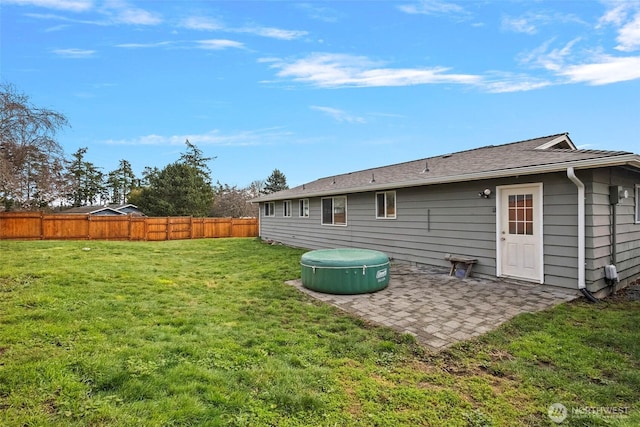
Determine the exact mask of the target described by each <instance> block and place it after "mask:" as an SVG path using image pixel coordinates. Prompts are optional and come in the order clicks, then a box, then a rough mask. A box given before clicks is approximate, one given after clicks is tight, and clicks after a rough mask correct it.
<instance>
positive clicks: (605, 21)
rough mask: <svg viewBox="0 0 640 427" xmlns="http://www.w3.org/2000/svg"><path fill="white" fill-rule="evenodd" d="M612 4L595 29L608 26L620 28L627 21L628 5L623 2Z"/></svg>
mask: <svg viewBox="0 0 640 427" xmlns="http://www.w3.org/2000/svg"><path fill="white" fill-rule="evenodd" d="M612 4H613V7H612V8H610V9H609V10H607V12H606V13H605V14H604V15H603V16H602V17H601V18H600V19H599V20H598V25H597V26H596V28H600V27H602V26H604V25H609V24H613V25H616V26H620V25H622V23H623V22H624V21H625V20H626V19H627V14H628V9H629V4H628V3H625V2H616V3H612Z"/></svg>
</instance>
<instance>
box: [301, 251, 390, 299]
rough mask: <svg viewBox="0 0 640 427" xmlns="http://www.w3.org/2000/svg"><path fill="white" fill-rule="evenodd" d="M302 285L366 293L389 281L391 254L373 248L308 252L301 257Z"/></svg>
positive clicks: (351, 292)
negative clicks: (389, 255)
mask: <svg viewBox="0 0 640 427" xmlns="http://www.w3.org/2000/svg"><path fill="white" fill-rule="evenodd" d="M300 264H301V266H302V285H303V286H304V287H305V288H308V289H311V290H314V291H318V292H325V293H329V294H348V295H351V294H363V293H368V292H376V291H379V290H381V289H384V288H386V287H387V285H388V284H389V278H390V271H389V265H390V263H389V257H388V256H387V255H386V254H385V253H383V252H380V251H374V250H370V249H354V248H338V249H320V250H316V251H311V252H307V253H306V254H304V255H302V258H301V260H300Z"/></svg>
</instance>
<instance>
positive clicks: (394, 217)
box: [375, 190, 398, 220]
mask: <svg viewBox="0 0 640 427" xmlns="http://www.w3.org/2000/svg"><path fill="white" fill-rule="evenodd" d="M389 193H393V216H387V194H389ZM380 195H384V207H385V211H384V212H383V214H384V215H380V212H379V209H378V208H379V207H380V206H379V205H378V196H380ZM397 201H398V196H397V194H396V191H395V190H389V191H378V192H377V193H376V196H375V205H376V219H383V220H384V219H396V218H397V217H398V210H397V209H398V207H397V206H398V203H397Z"/></svg>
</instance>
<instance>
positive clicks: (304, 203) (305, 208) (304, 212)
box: [298, 199, 309, 218]
mask: <svg viewBox="0 0 640 427" xmlns="http://www.w3.org/2000/svg"><path fill="white" fill-rule="evenodd" d="M299 203H300V210H299V213H298V215H299V216H300V217H301V218H309V199H301V200H299Z"/></svg>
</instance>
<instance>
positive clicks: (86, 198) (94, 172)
mask: <svg viewBox="0 0 640 427" xmlns="http://www.w3.org/2000/svg"><path fill="white" fill-rule="evenodd" d="M86 153H87V148H86V147H84V148H79V149H78V151H76V152H75V153H74V154H73V155H72V157H73V160H71V162H70V163H69V166H68V167H67V171H68V174H67V176H68V181H69V190H68V194H67V200H68V201H69V203H71V205H72V206H76V207H77V206H87V205H93V204H95V203H97V202H98V201H101V200H103V199H106V198H107V197H108V191H107V188H106V186H105V182H104V181H105V179H104V174H103V173H102V172H101V171H100V170H99V169H98V168H97V167H96V166H95V165H94V164H93V163H91V162H87V161H85V159H84V155H85V154H86Z"/></svg>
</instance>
